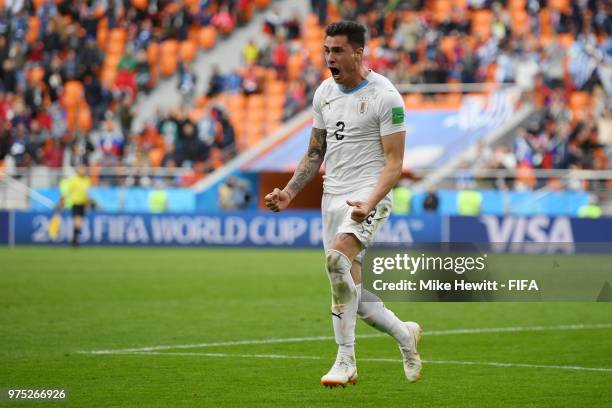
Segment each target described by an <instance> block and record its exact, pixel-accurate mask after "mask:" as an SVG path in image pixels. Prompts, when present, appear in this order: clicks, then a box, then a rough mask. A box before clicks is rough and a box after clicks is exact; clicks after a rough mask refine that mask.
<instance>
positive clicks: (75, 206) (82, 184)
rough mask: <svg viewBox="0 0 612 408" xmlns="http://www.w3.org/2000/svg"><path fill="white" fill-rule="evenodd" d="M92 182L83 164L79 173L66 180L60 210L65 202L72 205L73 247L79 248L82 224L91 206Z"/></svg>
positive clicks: (78, 168)
mask: <svg viewBox="0 0 612 408" xmlns="http://www.w3.org/2000/svg"><path fill="white" fill-rule="evenodd" d="M90 185H91V180H90V179H89V176H88V175H87V168H86V167H85V166H84V165H83V164H81V165H79V167H77V173H76V174H75V175H74V176H72V177H71V178H69V179H68V180H66V184H65V190H64V191H63V192H62V198H61V200H60V203H59V208H63V207H64V202H65V201H68V202H69V203H70V204H71V205H72V225H73V231H72V245H73V246H77V245H78V243H79V241H78V239H79V235H80V233H81V224H82V223H83V217H85V210H86V208H87V205H89V203H90V200H89V187H90Z"/></svg>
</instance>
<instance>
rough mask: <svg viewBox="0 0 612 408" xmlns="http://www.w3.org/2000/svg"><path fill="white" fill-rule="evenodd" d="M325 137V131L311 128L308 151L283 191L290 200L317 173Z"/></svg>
mask: <svg viewBox="0 0 612 408" xmlns="http://www.w3.org/2000/svg"><path fill="white" fill-rule="evenodd" d="M326 137H327V131H326V130H325V129H317V128H312V132H311V134H310V142H309V144H308V151H307V152H306V155H305V156H304V157H303V158H302V160H301V161H300V164H298V167H297V169H296V170H295V173H294V174H293V177H292V178H291V180H290V181H289V183H288V184H287V187H285V191H287V192H288V193H289V194H290V195H291V198H293V197H295V196H296V195H297V193H299V192H300V191H301V190H302V189H303V188H304V186H306V184H308V183H309V182H310V181H311V180H312V179H313V178H314V176H315V175H316V174H317V172H318V171H319V168H320V167H321V164H322V163H323V159H324V158H325V152H326V151H327V141H326Z"/></svg>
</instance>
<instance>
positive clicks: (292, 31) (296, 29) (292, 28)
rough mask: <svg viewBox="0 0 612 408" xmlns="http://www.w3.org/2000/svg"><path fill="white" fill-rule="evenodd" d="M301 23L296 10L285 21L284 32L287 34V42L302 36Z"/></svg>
mask: <svg viewBox="0 0 612 408" xmlns="http://www.w3.org/2000/svg"><path fill="white" fill-rule="evenodd" d="M301 26H302V22H301V18H300V14H299V12H298V11H297V10H294V11H293V14H292V15H291V17H290V18H289V19H288V20H287V21H285V31H286V32H287V40H289V41H292V40H295V39H298V38H300V36H301V34H302V29H301Z"/></svg>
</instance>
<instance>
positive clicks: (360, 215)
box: [346, 200, 374, 223]
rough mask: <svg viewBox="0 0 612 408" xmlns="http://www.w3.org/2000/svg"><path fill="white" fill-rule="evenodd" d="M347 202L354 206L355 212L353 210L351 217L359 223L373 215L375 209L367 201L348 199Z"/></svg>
mask: <svg viewBox="0 0 612 408" xmlns="http://www.w3.org/2000/svg"><path fill="white" fill-rule="evenodd" d="M346 203H347V204H348V205H349V206H351V207H353V212H351V219H352V220H353V221H355V222H358V223H362V222H364V221H365V220H367V218H368V216H369V215H372V214H371V213H372V211H373V210H374V209H373V208H371V207H370V205H369V204H368V203H367V202H365V201H353V200H346ZM370 222H371V220H370Z"/></svg>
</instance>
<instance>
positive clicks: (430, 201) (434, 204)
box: [423, 186, 440, 213]
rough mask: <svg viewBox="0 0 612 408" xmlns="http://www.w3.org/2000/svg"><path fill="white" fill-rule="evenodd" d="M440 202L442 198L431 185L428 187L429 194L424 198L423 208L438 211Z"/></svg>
mask: <svg viewBox="0 0 612 408" xmlns="http://www.w3.org/2000/svg"><path fill="white" fill-rule="evenodd" d="M439 204H440V200H439V198H438V194H437V193H436V190H435V188H434V187H433V186H432V187H429V188H428V189H427V194H426V195H425V200H423V209H424V210H425V212H429V213H436V212H438V205H439Z"/></svg>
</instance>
